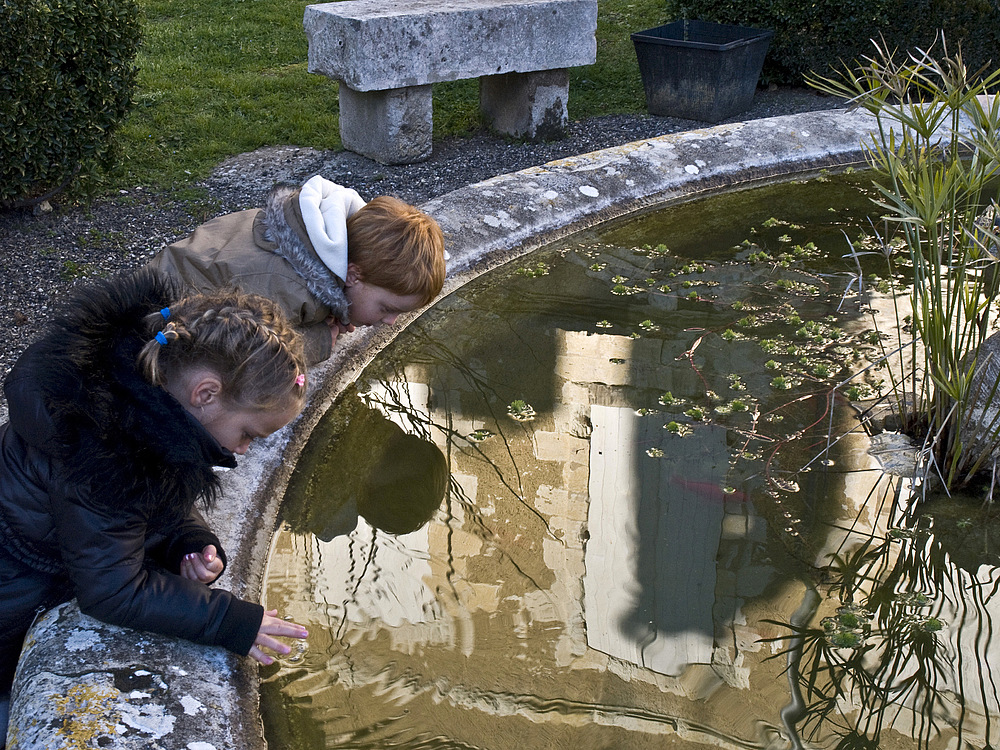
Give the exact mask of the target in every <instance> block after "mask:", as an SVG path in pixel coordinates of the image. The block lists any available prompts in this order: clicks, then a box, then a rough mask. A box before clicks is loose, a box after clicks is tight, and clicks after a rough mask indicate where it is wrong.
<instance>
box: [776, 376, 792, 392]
mask: <svg viewBox="0 0 1000 750" xmlns="http://www.w3.org/2000/svg"><path fill="white" fill-rule="evenodd" d="M771 387H772V388H774V389H775V390H778V391H787V390H788V389H789V388H791V387H792V381H791V380H790V379H789V378H786V377H785V376H784V375H779V376H778V377H776V378H774V379H773V380H772V381H771Z"/></svg>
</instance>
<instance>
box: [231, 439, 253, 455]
mask: <svg viewBox="0 0 1000 750" xmlns="http://www.w3.org/2000/svg"><path fill="white" fill-rule="evenodd" d="M249 447H250V441H249V440H244V441H243V442H242V443H240V444H239V445H237V446H236V447H235V448H233V453H235V454H236V455H237V456H242V455H243V454H244V453H246V452H247V449H248V448H249Z"/></svg>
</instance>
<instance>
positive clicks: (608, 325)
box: [594, 320, 613, 328]
mask: <svg viewBox="0 0 1000 750" xmlns="http://www.w3.org/2000/svg"><path fill="white" fill-rule="evenodd" d="M594 326H596V327H597V328H611V327H613V324H612V322H611V321H610V320H599V321H597V322H596V323H594Z"/></svg>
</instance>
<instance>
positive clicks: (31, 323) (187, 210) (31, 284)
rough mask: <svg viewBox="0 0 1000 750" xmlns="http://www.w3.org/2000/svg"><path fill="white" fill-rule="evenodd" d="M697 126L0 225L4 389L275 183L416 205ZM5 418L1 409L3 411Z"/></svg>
mask: <svg viewBox="0 0 1000 750" xmlns="http://www.w3.org/2000/svg"><path fill="white" fill-rule="evenodd" d="M839 106H843V105H842V103H841V102H839V101H838V100H836V99H831V98H827V97H823V96H820V95H817V94H815V93H813V92H812V91H810V90H806V89H800V88H773V89H771V90H767V91H758V92H757V94H756V96H755V97H754V102H753V106H752V107H751V109H750V110H749V111H748V112H745V113H742V114H741V115H739V116H738V117H734V118H731V119H730V120H726V121H725V122H736V121H740V120H752V119H758V118H762V117H772V116H776V115H783V114H791V113H795V112H806V111H812V110H819V109H831V108H836V107H839ZM703 126H704V123H699V122H694V121H691V120H681V119H677V118H671V117H650V116H645V115H609V116H603V117H595V118H591V119H588V120H583V121H577V122H573V123H571V125H570V127H569V130H568V133H567V137H566V138H564V139H562V140H559V141H553V142H548V143H539V144H531V143H518V142H514V141H511V140H508V139H505V138H502V137H498V136H495V135H492V134H489V133H485V132H484V133H479V134H476V135H473V136H471V137H468V138H453V139H448V140H443V141H437V142H435V144H434V153H433V155H432V156H431V158H430V159H429V160H427V161H425V162H422V163H420V164H411V165H404V166H392V167H390V166H384V165H381V164H378V163H376V162H374V161H372V160H370V159H367V158H365V157H362V156H358V155H357V154H353V153H350V152H346V151H340V152H330V151H327V152H322V151H316V150H313V149H309V148H294V147H276V148H266V149H260V150H258V151H254V152H252V153H249V154H242V155H240V156H237V157H234V158H232V159H229V160H227V161H225V162H223V163H222V164H221V165H219V167H218V168H216V170H215V171H214V172H213V174H212V176H211V177H210V178H209V179H207V180H205V181H204V182H203V183H199V184H200V186H201V187H203V188H205V189H206V190H207V193H208V199H205V198H204V197H203V196H201V195H199V196H197V197H196V198H191V197H190V196H185V194H184V192H183V191H172V192H155V191H151V190H146V189H143V188H141V187H137V188H134V189H131V190H121V191H120V193H119V195H117V196H113V197H109V198H105V199H101V200H98V201H95V202H94V203H92V204H91V205H89V206H87V207H84V208H79V207H72V208H62V207H59V206H58V205H57V206H56V208H55V210H54V211H52V212H51V213H47V214H40V215H37V216H36V215H34V214H33V213H32V212H30V211H27V210H24V211H17V212H12V213H7V214H0V279H2V280H3V287H2V288H3V295H2V298H0V325H3V328H4V330H5V332H6V335H5V336H4V337H3V338H2V339H0V377H5V376H6V374H7V372H9V369H10V367H11V365H12V364H13V362H14V361H15V359H16V358H17V356H18V355H19V354H20V352H21V351H22V350H23V349H24V347H25V346H27V345H28V343H30V341H31V340H32V338H33V337H34V336H35V335H36V334H37V333H38V331H39V329H40V326H41V324H42V323H43V322H44V320H45V317H46V316H47V315H48V314H50V312H51V310H52V309H53V307H54V306H56V305H57V304H58V302H59V300H60V298H62V297H63V296H64V295H65V294H66V292H67V290H69V289H70V288H71V287H72V286H73V285H75V284H78V283H81V281H82V280H84V279H86V278H87V277H88V276H110V275H113V274H115V273H118V272H120V271H125V270H130V269H134V268H137V267H138V266H141V265H142V264H143V263H144V262H145V261H146V260H147V259H148V258H149V257H150V256H151V255H152V254H154V253H155V252H156V251H158V250H159V249H160V248H162V247H163V246H164V245H165V244H168V243H170V242H173V241H174V240H176V239H179V238H180V237H183V236H184V235H186V234H188V233H189V232H190V231H191V230H192V229H193V228H194V227H195V226H197V225H198V224H201V223H203V222H205V221H207V220H208V219H210V218H211V217H212V216H216V215H219V214H223V213H228V212H231V211H238V210H242V209H245V208H251V207H254V206H259V205H261V203H262V201H263V196H264V194H265V193H266V191H267V190H268V189H269V188H270V187H271V186H272V185H273V184H274V183H275V182H278V181H292V182H301V181H303V180H304V179H306V178H307V177H309V176H311V175H313V174H322V175H324V176H325V177H327V178H329V179H331V180H333V181H334V182H338V183H341V184H344V185H348V186H350V187H353V188H355V189H356V190H358V192H359V193H361V195H362V196H363V197H364V198H366V199H371V198H373V197H375V196H376V195H395V196H397V197H399V198H401V199H402V200H405V201H407V202H409V203H413V204H420V203H423V202H424V201H427V200H430V199H431V198H434V197H437V196H439V195H442V194H444V193H447V192H450V191H452V190H455V189H457V188H460V187H463V186H464V185H468V184H470V183H474V182H479V181H480V180H484V179H487V178H489V177H493V176H495V175H499V174H505V173H507V172H513V171H517V170H520V169H524V168H526V167H530V166H534V165H537V164H543V163H545V162H548V161H552V160H554V159H559V158H563V157H567V156H572V155H575V154H580V153H586V152H589V151H595V150H598V149H602V148H608V147H611V146H617V145H620V144H623V143H628V142H630V141H634V140H640V139H643V138H652V137H655V136H659V135H664V134H667V133H674V132H678V131H683V130H690V129H693V128H698V127H703ZM206 206H207V208H206ZM3 406H5V404H4V403H3V399H2V397H0V411H2V407H3Z"/></svg>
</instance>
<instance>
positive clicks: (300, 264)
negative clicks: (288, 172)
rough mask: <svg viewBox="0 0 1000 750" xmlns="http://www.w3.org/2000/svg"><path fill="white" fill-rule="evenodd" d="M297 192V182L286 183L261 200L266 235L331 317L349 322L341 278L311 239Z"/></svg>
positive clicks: (278, 253)
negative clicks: (331, 314) (323, 259)
mask: <svg viewBox="0 0 1000 750" xmlns="http://www.w3.org/2000/svg"><path fill="white" fill-rule="evenodd" d="M300 192H301V191H300V190H299V188H298V187H297V186H294V185H285V184H282V185H277V186H275V187H274V188H272V189H271V191H270V192H269V193H268V195H267V200H266V202H265V204H264V227H265V238H266V239H267V240H268V242H269V243H271V245H272V248H271V249H272V251H273V252H274V253H275V254H277V255H279V256H281V257H282V258H284V259H285V260H287V261H288V262H289V263H290V264H291V265H292V267H293V268H294V269H295V271H296V273H298V274H299V276H301V277H302V279H303V281H305V284H306V288H307V289H308V290H309V293H310V294H312V295H313V296H314V297H315V298H316V299H317V300H319V301H320V302H321V303H322V304H324V305H326V306H327V307H329V308H330V310H331V312H332V313H333V315H334V317H336V318H338V319H339V320H341V321H343V322H344V323H349V322H350V311H349V310H348V305H347V297H345V296H344V279H342V278H341V277H339V276H337V274H335V273H334V272H333V271H332V270H330V268H328V267H327V265H326V264H325V263H324V262H323V261H322V260H321V259H320V257H319V255H318V254H317V253H316V250H315V248H314V247H313V245H312V242H310V240H309V234H308V233H307V231H306V227H305V224H304V223H303V220H302V212H301V210H300V209H299V205H298V201H299V194H300ZM345 236H346V235H345ZM345 252H346V245H345Z"/></svg>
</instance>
